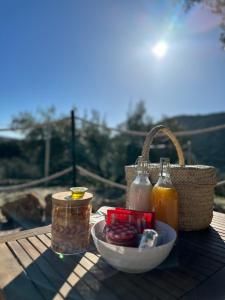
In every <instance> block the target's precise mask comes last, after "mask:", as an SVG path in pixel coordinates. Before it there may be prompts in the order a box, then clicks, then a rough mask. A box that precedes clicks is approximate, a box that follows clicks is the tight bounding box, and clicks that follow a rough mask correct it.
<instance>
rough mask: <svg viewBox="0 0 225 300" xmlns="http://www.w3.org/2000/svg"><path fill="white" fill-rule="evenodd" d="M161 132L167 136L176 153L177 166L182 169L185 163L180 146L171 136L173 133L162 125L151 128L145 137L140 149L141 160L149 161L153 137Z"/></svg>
mask: <svg viewBox="0 0 225 300" xmlns="http://www.w3.org/2000/svg"><path fill="white" fill-rule="evenodd" d="M160 131H161V132H163V133H164V134H165V135H167V136H168V137H169V138H170V140H171V142H172V143H173V144H174V146H175V148H176V151H177V156H178V159H179V165H180V166H181V167H184V165H185V161H184V154H183V151H182V148H181V145H180V143H179V141H178V140H177V138H176V136H175V135H174V134H173V132H172V131H171V130H170V129H169V128H168V127H166V126H163V125H158V126H155V127H153V128H152V130H151V131H149V133H148V134H147V135H146V138H145V141H144V145H143V149H142V159H143V160H146V161H148V160H149V152H150V146H151V144H152V141H153V139H154V137H155V136H156V135H157V134H158V133H159V132H160Z"/></svg>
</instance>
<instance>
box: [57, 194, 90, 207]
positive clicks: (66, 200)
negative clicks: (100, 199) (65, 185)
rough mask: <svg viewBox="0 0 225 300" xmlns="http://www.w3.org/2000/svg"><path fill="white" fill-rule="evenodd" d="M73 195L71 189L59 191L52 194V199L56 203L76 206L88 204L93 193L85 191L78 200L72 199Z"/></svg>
mask: <svg viewBox="0 0 225 300" xmlns="http://www.w3.org/2000/svg"><path fill="white" fill-rule="evenodd" d="M71 195H72V192H71V191H67V192H59V193H56V194H53V195H52V201H53V203H54V204H57V205H60V206H70V207H76V206H87V205H88V204H89V203H90V201H91V199H92V198H93V194H92V193H88V192H85V193H84V195H83V197H82V198H80V199H76V200H74V199H72V197H71Z"/></svg>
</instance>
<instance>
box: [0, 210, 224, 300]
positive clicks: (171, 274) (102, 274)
mask: <svg viewBox="0 0 225 300" xmlns="http://www.w3.org/2000/svg"><path fill="white" fill-rule="evenodd" d="M50 230H51V227H50V226H46V227H41V228H35V229H32V230H26V231H22V232H19V233H16V234H11V235H8V236H5V237H1V238H0V288H1V289H2V291H3V294H4V296H1V292H0V299H4V297H5V299H9V300H14V299H16V300H20V299H21V300H27V299H31V300H41V299H79V300H80V299H85V300H86V299H87V300H89V299H90V300H92V299H99V300H100V299H104V300H111V299H113V300H116V299H131V300H135V299H178V298H181V299H204V300H205V299H213V300H216V299H225V243H224V241H225V215H224V214H221V213H214V217H213V221H212V224H211V226H210V228H209V229H207V230H204V231H199V232H186V233H180V234H179V238H178V241H177V244H176V247H175V248H174V249H173V251H172V252H171V254H170V256H169V258H168V259H167V260H166V261H165V262H164V263H163V264H162V265H161V266H160V267H159V268H157V269H154V270H153V271H150V272H148V273H144V274H138V275H133V274H126V273H122V272H119V271H117V270H115V269H114V268H113V267H111V266H109V265H108V264H107V263H106V262H105V261H104V260H103V259H102V258H101V256H100V255H99V254H98V253H97V252H96V250H95V248H94V247H93V249H92V250H91V251H89V252H86V253H84V254H83V255H75V256H64V258H63V259H60V258H59V256H58V255H56V254H55V253H54V252H53V251H52V250H51V249H50V244H51V234H50Z"/></svg>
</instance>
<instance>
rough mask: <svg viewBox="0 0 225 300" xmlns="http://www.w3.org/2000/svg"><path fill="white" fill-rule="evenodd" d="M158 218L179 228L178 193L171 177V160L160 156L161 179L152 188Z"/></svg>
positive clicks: (176, 228)
mask: <svg viewBox="0 0 225 300" xmlns="http://www.w3.org/2000/svg"><path fill="white" fill-rule="evenodd" d="M152 202H153V205H154V208H155V212H156V219H157V220H159V221H162V222H164V223H167V224H169V225H170V226H171V227H173V228H174V229H175V230H178V194H177V191H176V189H175V188H174V186H173V183H172V181H171V177H170V160H169V159H168V158H160V173H159V179H158V181H157V183H156V184H155V186H154V187H153V189H152Z"/></svg>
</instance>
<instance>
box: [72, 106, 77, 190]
mask: <svg viewBox="0 0 225 300" xmlns="http://www.w3.org/2000/svg"><path fill="white" fill-rule="evenodd" d="M75 133H76V126H75V114H74V110H71V156H72V167H73V171H72V186H76V181H77V180H76V179H77V178H76V152H75V151H76V147H75V146H76V145H75V143H76V135H75Z"/></svg>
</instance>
